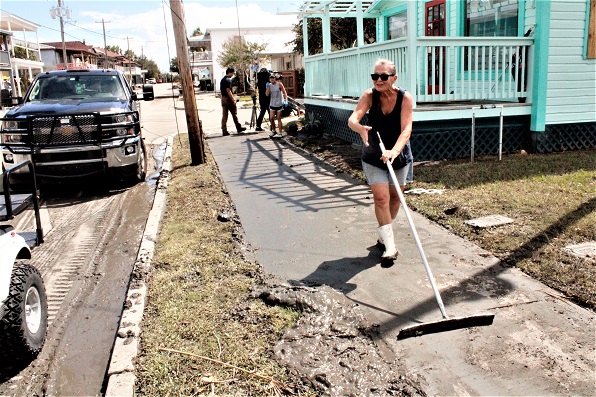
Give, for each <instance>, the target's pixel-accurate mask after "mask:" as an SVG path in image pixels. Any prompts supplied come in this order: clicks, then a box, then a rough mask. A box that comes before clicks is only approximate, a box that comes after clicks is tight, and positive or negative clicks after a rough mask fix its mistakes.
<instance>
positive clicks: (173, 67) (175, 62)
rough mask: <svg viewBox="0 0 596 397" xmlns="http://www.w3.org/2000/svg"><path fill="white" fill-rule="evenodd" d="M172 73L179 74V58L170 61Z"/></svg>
mask: <svg viewBox="0 0 596 397" xmlns="http://www.w3.org/2000/svg"><path fill="white" fill-rule="evenodd" d="M170 72H173V73H179V72H180V69H178V57H174V58H172V59H170Z"/></svg>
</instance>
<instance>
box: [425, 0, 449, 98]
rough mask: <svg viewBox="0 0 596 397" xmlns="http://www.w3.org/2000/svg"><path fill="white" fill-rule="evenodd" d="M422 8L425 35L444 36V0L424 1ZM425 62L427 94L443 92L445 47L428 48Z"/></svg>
mask: <svg viewBox="0 0 596 397" xmlns="http://www.w3.org/2000/svg"><path fill="white" fill-rule="evenodd" d="M424 8H425V10H426V13H425V14H426V36H445V19H446V11H445V0H434V1H429V2H427V3H425V5H424ZM433 54H434V57H433ZM441 54H442V56H441ZM427 62H428V76H427V78H428V82H427V85H428V94H439V93H443V94H444V93H445V47H434V51H433V49H432V48H429V49H428V53H427ZM433 76H434V80H433Z"/></svg>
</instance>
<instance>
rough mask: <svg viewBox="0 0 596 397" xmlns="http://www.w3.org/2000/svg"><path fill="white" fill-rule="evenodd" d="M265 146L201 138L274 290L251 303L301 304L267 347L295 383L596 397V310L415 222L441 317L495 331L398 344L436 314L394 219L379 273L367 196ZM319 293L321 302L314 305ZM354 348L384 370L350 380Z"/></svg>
mask: <svg viewBox="0 0 596 397" xmlns="http://www.w3.org/2000/svg"><path fill="white" fill-rule="evenodd" d="M265 136H266V135H265V134H251V135H248V134H246V135H244V136H232V137H230V138H229V139H222V138H219V137H213V138H211V139H209V141H208V142H209V147H210V148H211V151H212V153H213V156H214V158H215V159H216V161H217V164H218V167H219V170H220V173H221V175H222V179H223V180H224V182H225V185H226V188H227V191H228V192H229V194H230V196H231V198H232V200H233V201H234V205H235V208H236V210H237V211H238V215H239V218H240V220H241V223H242V227H243V230H244V233H245V236H246V243H247V244H248V245H249V246H250V247H252V249H254V257H255V260H256V261H257V262H259V263H260V264H261V265H262V266H263V269H264V271H265V272H266V273H268V274H271V275H274V276H276V277H279V278H280V279H281V280H284V281H283V283H279V284H277V285H276V286H275V287H272V288H270V289H271V291H269V292H262V293H260V292H257V293H256V294H257V296H262V297H263V298H264V299H267V300H268V301H269V302H271V303H276V302H277V303H279V304H283V305H289V306H294V307H297V308H301V307H305V308H307V310H305V312H304V315H305V319H301V320H300V322H299V324H298V325H297V327H296V328H294V329H291V330H289V331H288V332H287V333H286V335H285V336H284V338H283V340H282V341H280V344H279V345H278V346H277V347H276V349H275V352H276V357H277V358H278V359H279V360H280V362H282V363H283V364H284V365H286V366H288V368H292V369H293V370H294V371H295V373H296V374H297V376H301V377H304V378H305V379H308V381H309V382H311V383H312V384H313V385H314V386H315V387H316V388H317V389H318V390H320V391H321V392H323V393H325V394H327V395H332V396H344V395H363V394H362V392H361V391H355V389H352V388H351V386H353V384H352V383H354V384H355V383H356V382H361V385H365V386H364V387H368V385H375V386H374V389H375V390H374V391H373V390H372V389H373V387H371V388H370V389H369V390H370V391H369V395H375V394H373V393H377V395H392V394H399V393H401V392H404V393H412V394H415V393H419V394H421V395H422V394H423V392H424V393H426V394H428V395H441V396H447V395H449V396H451V395H511V396H514V395H581V396H584V395H585V396H591V395H593V394H594V374H595V373H594V370H595V368H596V367H595V366H594V363H595V359H594V335H595V324H596V323H595V317H594V313H593V312H591V311H588V310H585V309H582V308H581V307H578V306H577V305H574V304H573V303H571V302H568V301H567V300H565V299H564V298H563V297H561V296H560V294H558V293H557V292H556V291H554V290H552V289H550V288H548V287H547V286H545V285H544V284H541V283H539V282H537V281H536V280H534V279H532V278H531V277H528V276H526V275H524V274H523V273H522V272H521V271H519V270H518V269H515V268H509V267H507V266H503V265H502V264H501V263H500V262H499V260H498V259H497V258H495V257H494V256H492V255H491V254H490V253H489V252H486V251H484V250H482V249H480V248H479V247H477V246H475V245H474V244H472V243H470V242H468V241H465V240H463V239H461V238H459V237H457V236H455V235H454V234H452V233H450V232H448V231H446V230H445V229H443V228H441V227H440V226H438V225H436V224H434V223H432V222H431V221H429V220H428V219H426V218H424V217H421V216H419V215H418V214H413V217H414V219H415V221H414V222H415V224H416V228H417V230H418V234H419V237H420V240H421V243H422V246H423V247H424V251H425V253H426V257H427V259H428V262H429V263H430V264H431V267H432V269H433V273H434V276H435V279H436V282H437V285H438V287H439V289H440V291H441V294H442V295H443V296H442V297H443V300H444V301H445V305H446V309H447V313H449V314H450V315H451V316H454V317H465V316H468V315H474V314H480V313H484V312H492V313H494V314H495V315H496V316H495V320H494V323H493V325H491V326H487V327H476V328H468V329H462V330H457V331H450V332H441V333H437V334H429V335H424V336H422V337H418V338H409V339H406V340H403V341H398V340H397V334H398V333H399V331H400V330H401V329H402V328H404V327H406V326H410V325H414V324H419V323H423V322H432V321H438V320H441V318H442V316H441V313H440V312H439V309H438V307H437V303H436V301H435V299H434V296H433V292H432V289H431V286H430V284H429V281H428V279H427V277H425V272H424V267H423V265H422V263H421V260H420V257H419V255H418V250H417V249H416V244H415V243H414V241H413V238H412V234H411V231H410V230H409V228H408V225H407V222H406V221H405V216H404V214H403V211H400V214H399V215H398V219H397V220H396V222H395V224H394V229H395V231H396V236H397V237H396V240H397V241H398V243H399V249H400V252H401V254H400V256H399V259H398V260H397V261H396V264H395V265H394V266H392V267H390V268H383V267H382V266H380V263H379V257H380V254H381V252H380V251H379V249H377V248H376V247H375V246H374V241H375V240H376V233H375V230H374V226H375V225H374V214H373V213H372V199H371V194H370V192H369V190H368V188H367V187H366V186H362V185H361V184H360V183H358V182H355V181H353V180H350V179H349V178H345V177H344V176H345V175H344V174H338V173H337V172H336V171H335V170H334V169H333V168H331V167H328V166H326V165H325V164H321V163H319V162H317V161H316V160H313V159H312V158H310V157H308V155H305V156H306V157H305V156H303V155H302V154H301V152H299V151H295V150H294V149H293V148H292V147H290V146H288V145H284V144H283V143H282V142H279V141H275V142H272V141H271V140H269V139H264V137H265ZM297 285H300V286H301V287H300V288H297V287H296V286H297ZM302 286H307V287H308V288H302ZM327 286H329V287H327ZM311 287H312V288H313V289H312V291H311V290H310V288H311ZM321 291H322V292H321ZM327 291H335V293H328V292H327ZM319 294H321V295H322V296H324V297H326V299H321V300H319V299H316V302H313V298H311V297H310V296H315V297H317V298H318V297H319ZM337 302H342V303H341V304H339V303H337ZM336 304H337V305H339V306H345V307H346V308H349V309H350V312H341V311H338V310H336V309H335V305H336ZM355 305H356V306H355ZM313 308H316V310H314V309H313ZM352 310H353V311H352ZM317 311H318V314H316V313H315V312H317ZM317 316H319V317H320V318H319V317H317ZM361 316H364V317H361ZM326 317H328V318H326ZM334 324H337V325H338V326H334ZM376 325H378V326H376ZM346 327H347V328H346ZM348 330H349V331H348ZM361 338H362V339H361ZM375 348H376V349H377V350H376V351H374V349H375ZM346 349H347V350H346ZM355 352H358V356H360V355H362V357H365V358H364V360H363V364H364V363H374V364H377V365H380V366H381V369H380V370H379V371H377V370H376V367H371V370H369V371H366V370H365V367H362V366H359V365H354V366H353V368H355V370H354V373H353V377H350V376H352V374H351V371H348V370H347V369H346V368H348V367H351V366H352V365H353V364H352V358H353V357H352V356H350V354H351V353H354V354H355ZM344 355H345V356H344ZM354 357H355V356H354ZM379 357H380V358H382V359H383V360H384V361H383V360H380V359H378V358H379ZM354 361H355V360H354ZM385 363H387V364H385ZM344 365H346V366H344ZM385 365H387V367H385ZM386 368H391V369H392V370H393V373H392V374H391V375H389V376H387V377H384V373H386V372H387V371H388V370H387V369H386ZM388 373H391V372H388ZM393 374H395V376H394V375H393ZM400 376H405V379H408V382H403V380H404V379H400ZM361 377H362V378H365V377H370V378H369V379H368V380H363V379H362V378H361ZM395 380H397V383H394V381H395ZM400 381H401V382H400ZM396 385H397V386H396ZM406 386H408V387H406ZM409 387H411V388H412V389H411V390H413V391H407V390H410V389H409ZM344 388H347V389H345V390H344ZM400 388H403V389H400ZM395 390H402V391H401V392H396V391H395ZM422 391H423V392H422Z"/></svg>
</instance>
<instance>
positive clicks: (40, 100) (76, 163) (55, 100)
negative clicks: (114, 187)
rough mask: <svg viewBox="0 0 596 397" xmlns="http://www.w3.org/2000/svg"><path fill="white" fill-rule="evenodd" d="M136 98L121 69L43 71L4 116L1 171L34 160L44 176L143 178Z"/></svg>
mask: <svg viewBox="0 0 596 397" xmlns="http://www.w3.org/2000/svg"><path fill="white" fill-rule="evenodd" d="M138 96H139V95H138V94H137V93H136V92H135V91H133V90H132V88H131V86H130V84H129V83H128V81H127V80H126V78H125V76H124V75H123V74H122V72H120V71H117V70H111V69H84V70H81V69H74V70H59V71H51V72H43V73H40V74H39V75H37V76H36V78H35V80H34V81H33V83H32V84H31V86H30V87H29V89H28V90H27V93H26V94H25V97H24V98H23V102H22V103H21V104H19V105H18V106H15V107H14V108H12V109H11V110H9V111H8V112H7V113H6V114H5V115H4V117H3V118H1V119H0V121H1V128H0V154H1V156H2V168H3V170H4V169H10V168H12V167H13V166H14V165H15V164H18V163H20V162H22V161H24V160H31V161H32V162H33V164H34V165H35V170H36V173H37V176H38V177H41V178H42V179H46V178H65V177H87V176H91V175H98V174H103V175H106V176H108V177H109V178H117V179H118V180H122V179H126V180H129V179H132V180H133V181H142V180H144V179H145V175H146V171H147V154H146V149H145V144H144V142H143V138H142V136H141V125H140V106H139V99H140V98H139V97H138ZM153 98H154V95H153V87H152V86H151V85H145V86H143V98H142V99H143V100H146V101H147V100H153ZM15 174H16V173H15Z"/></svg>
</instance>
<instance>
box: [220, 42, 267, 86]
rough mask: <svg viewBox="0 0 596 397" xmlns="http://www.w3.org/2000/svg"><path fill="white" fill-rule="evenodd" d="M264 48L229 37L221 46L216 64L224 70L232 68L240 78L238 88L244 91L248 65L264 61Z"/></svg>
mask: <svg viewBox="0 0 596 397" xmlns="http://www.w3.org/2000/svg"><path fill="white" fill-rule="evenodd" d="M265 49H266V46H265V45H262V44H258V43H251V42H249V41H245V40H244V39H242V38H241V37H239V36H234V37H230V38H229V39H228V40H226V41H225V42H224V43H223V45H222V52H221V53H220V54H219V55H218V57H217V62H218V63H219V64H220V65H221V66H222V67H224V68H234V69H236V71H237V73H238V77H239V78H240V86H241V87H243V89H244V91H246V84H245V82H246V81H247V80H248V79H247V76H248V73H249V71H250V65H252V64H253V63H254V62H255V61H258V62H259V63H261V61H262V60H263V59H264V57H263V56H262V52H263V51H265Z"/></svg>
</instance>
